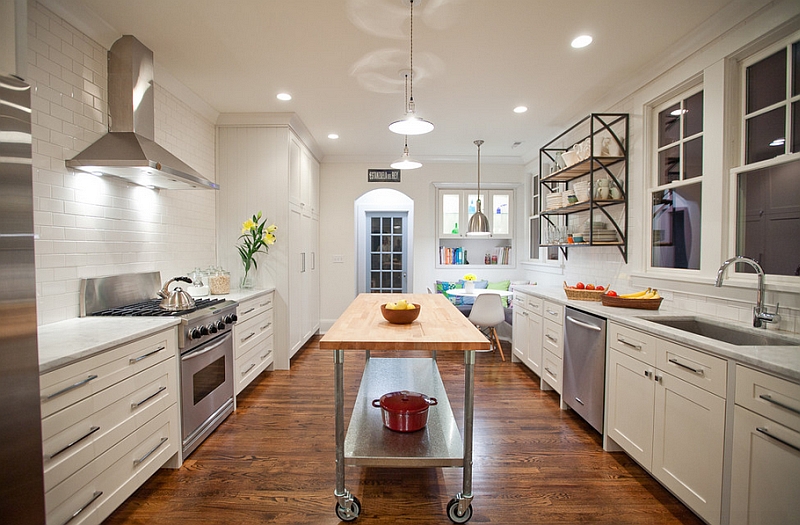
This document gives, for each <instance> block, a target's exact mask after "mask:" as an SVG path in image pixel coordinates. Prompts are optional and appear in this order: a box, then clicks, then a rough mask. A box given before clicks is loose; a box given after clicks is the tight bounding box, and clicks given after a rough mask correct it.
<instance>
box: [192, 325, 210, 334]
mask: <svg viewBox="0 0 800 525" xmlns="http://www.w3.org/2000/svg"><path fill="white" fill-rule="evenodd" d="M195 330H200V335H208V328H207V327H205V326H201V327H200V328H195Z"/></svg>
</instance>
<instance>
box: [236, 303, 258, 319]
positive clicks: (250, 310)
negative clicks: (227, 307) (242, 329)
mask: <svg viewBox="0 0 800 525" xmlns="http://www.w3.org/2000/svg"><path fill="white" fill-rule="evenodd" d="M255 309H256V308H255V306H254V307H253V308H250V309H249V310H245V311H244V312H242V313H240V314H239V316H240V317H241V316H244V315H247V314H249V313H250V312H252V311H253V310H255Z"/></svg>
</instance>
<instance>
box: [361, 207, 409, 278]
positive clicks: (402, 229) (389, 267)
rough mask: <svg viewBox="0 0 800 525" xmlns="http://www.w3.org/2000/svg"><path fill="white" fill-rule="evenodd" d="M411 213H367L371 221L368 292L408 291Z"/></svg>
mask: <svg viewBox="0 0 800 525" xmlns="http://www.w3.org/2000/svg"><path fill="white" fill-rule="evenodd" d="M407 220H408V213H405V212H402V213H400V212H397V213H392V212H371V213H367V224H368V225H369V230H368V233H367V235H368V239H367V246H368V247H369V254H368V259H369V263H368V271H367V290H368V291H369V293H405V292H406V281H407V279H406V277H407V275H406V272H407V266H408V255H407V249H406V248H407V244H408V236H407V232H406V230H407V227H406V223H407Z"/></svg>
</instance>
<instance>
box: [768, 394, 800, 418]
mask: <svg viewBox="0 0 800 525" xmlns="http://www.w3.org/2000/svg"><path fill="white" fill-rule="evenodd" d="M758 397H759V398H761V399H763V400H764V401H768V402H770V403H772V404H773V405H778V406H779V407H781V408H785V409H786V410H788V411H789V412H794V413H795V414H800V410H798V409H796V408H794V407H790V406H789V405H787V404H786V403H781V402H780V401H776V400H774V399H772V396H771V395H769V394H760V395H759V396H758Z"/></svg>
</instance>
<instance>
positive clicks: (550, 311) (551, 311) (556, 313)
mask: <svg viewBox="0 0 800 525" xmlns="http://www.w3.org/2000/svg"><path fill="white" fill-rule="evenodd" d="M547 313H548V314H550V315H558V312H554V311H553V310H547Z"/></svg>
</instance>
